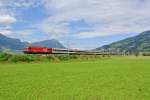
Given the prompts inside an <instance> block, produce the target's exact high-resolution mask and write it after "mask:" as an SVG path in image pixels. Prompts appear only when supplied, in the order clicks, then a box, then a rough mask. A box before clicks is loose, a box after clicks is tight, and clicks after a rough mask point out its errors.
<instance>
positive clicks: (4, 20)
mask: <svg viewBox="0 0 150 100" xmlns="http://www.w3.org/2000/svg"><path fill="white" fill-rule="evenodd" d="M14 22H16V18H15V17H13V16H10V15H1V16H0V25H9V24H12V23H14Z"/></svg>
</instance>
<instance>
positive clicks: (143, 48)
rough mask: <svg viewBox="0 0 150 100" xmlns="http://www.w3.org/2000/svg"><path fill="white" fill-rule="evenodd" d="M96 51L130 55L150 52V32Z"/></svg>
mask: <svg viewBox="0 0 150 100" xmlns="http://www.w3.org/2000/svg"><path fill="white" fill-rule="evenodd" d="M96 50H111V51H117V52H118V51H119V52H130V53H135V52H150V31H145V32H143V33H141V34H139V35H137V36H134V37H130V38H127V39H124V40H121V41H118V42H114V43H112V44H109V45H104V46H102V47H100V48H97V49H96Z"/></svg>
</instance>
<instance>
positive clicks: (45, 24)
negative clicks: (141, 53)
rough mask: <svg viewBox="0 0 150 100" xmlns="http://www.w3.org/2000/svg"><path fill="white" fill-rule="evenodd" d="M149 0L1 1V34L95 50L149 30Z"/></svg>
mask: <svg viewBox="0 0 150 100" xmlns="http://www.w3.org/2000/svg"><path fill="white" fill-rule="evenodd" d="M149 11H150V0H0V15H1V16H0V33H2V34H4V35H7V36H9V37H14V38H19V39H21V40H22V41H29V42H35V41H42V40H47V39H57V40H59V41H61V43H62V44H64V45H65V46H69V47H70V48H80V49H93V48H96V47H99V46H102V45H105V44H109V43H111V42H113V41H118V40H121V39H124V38H127V37H130V36H135V35H137V34H138V33H140V32H143V31H146V30H149V29H150V13H149Z"/></svg>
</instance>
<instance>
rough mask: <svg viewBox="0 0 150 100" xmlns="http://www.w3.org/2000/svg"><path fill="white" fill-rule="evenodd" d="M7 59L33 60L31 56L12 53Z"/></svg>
mask: <svg viewBox="0 0 150 100" xmlns="http://www.w3.org/2000/svg"><path fill="white" fill-rule="evenodd" d="M9 61H11V62H32V61H34V59H33V57H32V56H29V55H13V56H12V57H11V58H10V59H9Z"/></svg>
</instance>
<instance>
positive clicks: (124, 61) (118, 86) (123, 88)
mask: <svg viewBox="0 0 150 100" xmlns="http://www.w3.org/2000/svg"><path fill="white" fill-rule="evenodd" d="M0 100H150V57H137V58H136V57H113V58H105V59H97V60H92V61H66V62H53V63H52V62H51V63H50V62H41V63H38V62H36V63H0Z"/></svg>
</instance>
